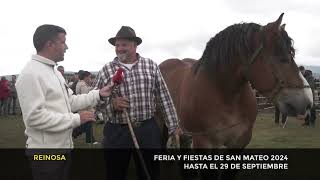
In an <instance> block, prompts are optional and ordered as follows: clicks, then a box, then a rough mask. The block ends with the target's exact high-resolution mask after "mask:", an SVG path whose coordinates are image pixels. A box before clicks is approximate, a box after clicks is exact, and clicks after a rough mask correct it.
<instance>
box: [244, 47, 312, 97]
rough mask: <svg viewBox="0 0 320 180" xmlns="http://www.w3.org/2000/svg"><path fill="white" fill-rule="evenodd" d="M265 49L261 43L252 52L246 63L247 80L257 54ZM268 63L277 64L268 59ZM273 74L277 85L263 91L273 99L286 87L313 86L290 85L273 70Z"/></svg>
mask: <svg viewBox="0 0 320 180" xmlns="http://www.w3.org/2000/svg"><path fill="white" fill-rule="evenodd" d="M262 49H263V44H262V43H261V44H260V46H259V47H258V49H256V50H255V52H254V53H253V54H252V56H251V58H250V59H249V61H248V62H247V63H246V66H245V77H246V80H247V81H249V70H250V67H251V65H252V64H254V62H255V61H256V59H257V56H258V55H259V54H260V52H261V50H262ZM268 63H270V64H272V66H275V65H274V63H273V62H270V61H268ZM272 74H273V76H274V78H275V79H276V85H275V88H273V89H272V90H271V92H270V91H269V92H268V91H266V92H262V93H266V94H270V95H269V98H270V99H271V100H272V101H273V100H274V98H275V97H276V96H277V95H278V94H279V93H280V91H281V90H282V89H284V88H290V89H304V88H311V87H310V85H303V86H298V85H290V84H288V83H285V81H284V80H282V79H281V78H280V76H279V75H278V73H277V72H276V71H275V70H273V71H272Z"/></svg>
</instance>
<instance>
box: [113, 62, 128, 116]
mask: <svg viewBox="0 0 320 180" xmlns="http://www.w3.org/2000/svg"><path fill="white" fill-rule="evenodd" d="M123 72H124V69H123V68H121V67H120V68H119V69H118V70H117V71H116V73H115V75H114V76H113V77H112V82H113V84H114V85H115V86H118V85H120V84H121V83H122V82H123V78H124V75H123ZM112 105H113V108H114V110H116V111H123V110H125V109H126V108H129V107H130V106H129V99H128V98H126V97H115V98H113V99H112Z"/></svg>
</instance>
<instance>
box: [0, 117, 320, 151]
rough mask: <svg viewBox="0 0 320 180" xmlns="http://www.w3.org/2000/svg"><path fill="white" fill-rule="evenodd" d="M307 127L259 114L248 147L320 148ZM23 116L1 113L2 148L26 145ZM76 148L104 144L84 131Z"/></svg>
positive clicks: (319, 135)
mask: <svg viewBox="0 0 320 180" xmlns="http://www.w3.org/2000/svg"><path fill="white" fill-rule="evenodd" d="M319 119H320V118H317V121H316V127H314V128H310V127H303V126H301V124H302V123H303V122H302V121H299V120H297V119H295V118H289V119H288V122H287V124H286V127H285V128H284V129H283V128H282V127H279V126H276V125H275V124H274V121H273V113H270V112H269V113H268V112H264V113H259V115H258V117H257V121H256V123H255V126H254V130H253V136H252V139H251V142H250V144H249V146H248V148H320V127H319V124H318V120H319ZM93 127H94V135H95V138H96V140H97V141H98V142H101V141H102V132H103V127H104V125H103V124H95V125H94V126H93ZM24 129H25V128H24V124H23V121H22V117H21V116H5V117H4V116H0V148H24V147H25V142H26V138H25V135H24ZM74 143H75V147H76V148H100V147H101V144H100V145H92V146H91V145H88V144H86V143H85V135H84V134H82V135H81V136H79V137H78V138H76V139H75V140H74Z"/></svg>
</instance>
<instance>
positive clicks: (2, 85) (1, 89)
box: [0, 76, 10, 115]
mask: <svg viewBox="0 0 320 180" xmlns="http://www.w3.org/2000/svg"><path fill="white" fill-rule="evenodd" d="M9 96H10V89H9V82H8V80H7V79H6V77H4V76H3V77H2V78H1V80H0V115H8V100H9Z"/></svg>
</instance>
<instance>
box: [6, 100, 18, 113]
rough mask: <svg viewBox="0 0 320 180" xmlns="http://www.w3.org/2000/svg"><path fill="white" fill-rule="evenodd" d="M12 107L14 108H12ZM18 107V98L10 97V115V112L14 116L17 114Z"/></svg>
mask: <svg viewBox="0 0 320 180" xmlns="http://www.w3.org/2000/svg"><path fill="white" fill-rule="evenodd" d="M11 105H12V108H11ZM16 106H17V97H16V96H10V97H9V101H8V114H10V111H11V112H12V114H16Z"/></svg>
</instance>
